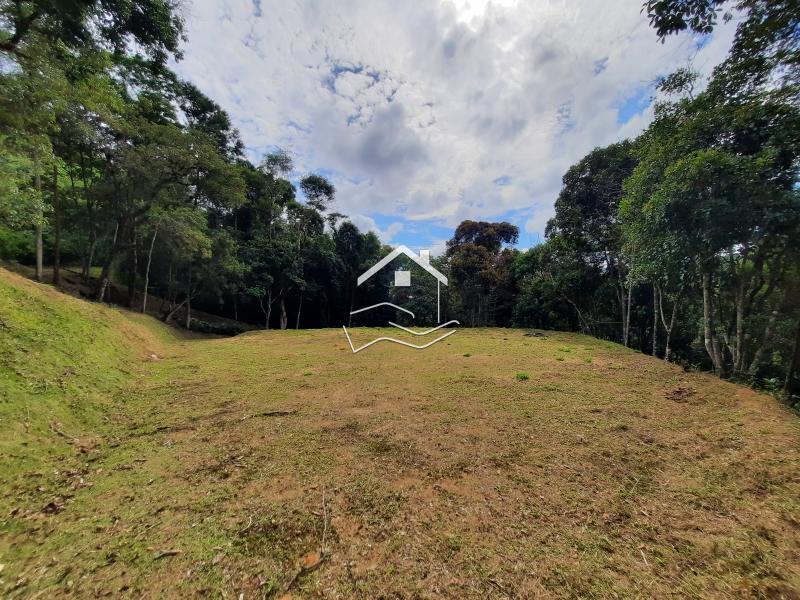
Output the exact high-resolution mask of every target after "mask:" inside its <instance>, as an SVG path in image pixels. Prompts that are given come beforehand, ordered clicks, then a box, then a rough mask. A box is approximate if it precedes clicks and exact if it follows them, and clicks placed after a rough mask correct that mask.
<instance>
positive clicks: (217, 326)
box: [191, 319, 248, 335]
mask: <svg viewBox="0 0 800 600" xmlns="http://www.w3.org/2000/svg"><path fill="white" fill-rule="evenodd" d="M191 329H192V331H198V332H200V333H214V334H216V335H239V334H240V333H244V332H245V331H248V328H247V327H245V326H244V325H240V324H239V323H210V322H208V321H202V320H200V319H192V322H191Z"/></svg>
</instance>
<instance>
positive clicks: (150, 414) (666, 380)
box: [0, 271, 800, 598]
mask: <svg viewBox="0 0 800 600" xmlns="http://www.w3.org/2000/svg"><path fill="white" fill-rule="evenodd" d="M0 319H2V321H1V322H2V325H0V328H1V329H0V344H2V350H3V359H2V362H0V368H2V369H3V370H2V372H0V373H1V374H0V390H2V396H0V398H2V408H0V410H2V411H3V413H2V414H3V421H2V422H1V423H0V427H2V428H3V433H4V434H5V433H9V436H8V439H7V440H6V441H4V442H3V443H4V444H5V445H4V447H3V449H4V454H6V453H7V457H8V460H9V461H10V462H7V463H6V466H9V465H10V466H11V467H12V468H11V469H10V470H6V467H5V466H4V469H3V475H2V477H3V482H2V483H3V491H2V496H1V497H0V564H2V565H3V570H2V571H0V594H2V595H3V596H5V597H10V598H16V597H19V598H26V597H33V596H35V595H36V594H40V597H48V598H50V597H56V598H57V597H67V596H68V597H81V598H82V597H96V596H104V595H110V596H128V597H142V596H147V597H172V598H188V597H201V596H202V597H205V596H211V597H229V598H230V597H233V598H237V597H244V598H253V597H257V598H261V597H267V598H277V597H283V596H288V597H303V598H305V597H330V598H337V597H338V598H375V597H386V598H429V597H430V598H432V597H452V598H507V597H546V598H547V597H619V596H622V597H631V596H638V597H656V598H660V597H674V596H680V597H742V596H745V597H747V596H750V597H784V598H795V597H798V589H800V520H798V514H800V430H799V429H798V419H797V418H796V416H795V415H793V414H791V413H789V412H788V411H787V410H785V409H784V408H782V407H781V406H779V405H778V404H777V403H776V402H775V401H774V400H773V399H772V398H770V397H767V396H764V395H761V394H757V393H755V392H753V391H751V390H748V389H746V388H742V387H739V386H735V385H732V384H729V383H725V382H720V381H719V380H717V379H715V378H713V377H711V376H707V375H703V374H691V373H684V372H683V371H682V370H681V369H679V368H678V367H676V366H674V365H670V364H666V363H664V362H663V361H660V360H657V359H653V358H651V357H647V356H643V355H641V354H638V353H636V352H633V351H631V350H628V349H626V348H622V347H620V346H618V345H616V344H611V343H607V342H603V341H600V340H596V339H593V338H589V337H586V336H581V335H575V334H561V333H550V334H548V335H547V337H542V338H531V337H525V336H524V335H523V332H522V331H515V330H497V329H486V330H463V331H458V332H457V333H456V334H455V335H453V336H451V337H449V338H448V339H447V340H445V341H444V342H442V343H441V344H437V345H435V346H433V347H431V348H429V349H427V350H425V351H416V350H412V349H409V348H402V347H399V346H396V345H381V344H378V345H376V346H374V347H372V348H369V349H368V350H366V351H364V352H361V353H359V354H356V355H354V354H352V353H351V351H350V348H349V346H348V342H347V340H346V339H345V338H344V335H343V334H342V332H341V331H340V330H317V331H282V332H281V331H268V332H252V333H248V334H244V335H241V336H238V337H235V338H213V339H202V338H182V337H178V336H176V334H175V333H174V332H173V331H172V330H170V329H168V328H165V327H163V326H162V325H161V324H159V323H158V322H156V321H154V320H152V319H150V318H146V317H141V316H138V315H135V314H131V313H125V312H122V311H117V310H112V309H108V308H104V307H101V306H98V305H94V304H86V303H83V302H81V301H79V300H75V299H72V298H68V297H65V296H63V295H61V294H58V293H56V292H54V291H52V290H50V289H48V288H47V287H45V286H38V285H35V284H32V283H30V282H27V281H24V280H22V279H20V278H17V277H15V276H11V275H9V274H7V273H4V272H2V271H0ZM378 333H380V332H379V330H363V329H362V330H356V331H354V333H353V335H354V336H355V338H356V339H354V340H353V341H354V343H355V344H357V345H360V344H361V343H364V342H365V341H368V340H369V339H372V338H373V337H374V336H375V335H377V334H378ZM154 354H155V355H156V356H153V355H154ZM74 438H78V440H77V441H75V439H74ZM4 460H6V459H4ZM240 595H242V596H240Z"/></svg>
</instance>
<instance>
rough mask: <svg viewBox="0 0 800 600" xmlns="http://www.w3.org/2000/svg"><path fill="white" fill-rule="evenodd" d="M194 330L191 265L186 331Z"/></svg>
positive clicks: (187, 292) (187, 289) (190, 268)
mask: <svg viewBox="0 0 800 600" xmlns="http://www.w3.org/2000/svg"><path fill="white" fill-rule="evenodd" d="M191 328H192V267H191V265H189V282H188V283H187V284H186V329H191Z"/></svg>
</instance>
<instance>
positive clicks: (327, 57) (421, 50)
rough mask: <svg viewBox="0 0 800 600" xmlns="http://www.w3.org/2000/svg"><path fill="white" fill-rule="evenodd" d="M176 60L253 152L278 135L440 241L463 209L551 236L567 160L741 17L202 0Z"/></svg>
mask: <svg viewBox="0 0 800 600" xmlns="http://www.w3.org/2000/svg"><path fill="white" fill-rule="evenodd" d="M185 17H186V22H187V28H188V34H189V41H188V43H187V44H186V47H185V53H184V55H185V56H184V59H183V60H182V61H181V62H179V63H178V64H177V65H176V69H177V70H178V72H179V73H180V74H181V75H182V76H183V77H185V78H187V79H190V80H191V81H193V82H195V83H197V84H198V85H199V86H200V87H201V88H202V89H203V90H204V91H205V92H206V93H208V94H209V95H210V96H211V97H212V98H214V99H215V100H216V101H217V102H219V103H220V104H221V105H222V106H223V107H224V108H225V109H226V110H228V112H229V113H230V114H231V117H232V119H233V121H234V123H235V125H236V126H237V127H238V128H239V130H240V132H241V135H242V139H243V140H244V142H245V144H246V146H247V151H248V155H249V157H250V158H251V160H253V161H255V162H257V161H259V160H260V158H261V156H263V154H264V153H266V152H268V151H270V150H272V149H274V148H276V147H281V148H284V149H287V150H289V151H290V152H291V153H292V154H293V156H294V159H295V165H296V172H295V173H294V174H293V177H295V178H299V177H301V176H302V175H304V174H306V173H311V172H314V173H320V174H323V175H325V176H327V177H329V178H330V179H331V180H332V181H333V182H334V184H335V185H336V188H337V200H336V206H335V207H334V209H335V210H337V211H339V212H342V213H345V214H347V215H349V216H350V218H351V219H352V221H353V222H354V223H356V224H357V225H358V226H359V227H361V228H362V229H371V230H374V231H376V232H377V233H378V235H380V236H381V238H382V239H383V240H384V241H385V242H386V243H393V244H399V243H403V244H406V245H408V246H409V247H411V248H414V249H420V248H425V247H428V248H430V249H431V251H432V252H434V253H436V252H441V251H442V250H443V248H444V241H445V240H446V239H447V238H449V237H450V235H451V234H452V231H453V228H454V227H455V226H456V225H457V224H458V223H459V222H460V221H461V220H463V219H481V220H508V221H511V222H512V223H514V224H516V225H518V226H519V228H520V242H519V246H520V247H523V248H525V247H529V246H531V245H534V244H536V243H537V242H538V241H539V240H541V238H542V235H543V232H544V227H545V224H546V222H547V219H548V218H549V217H550V216H552V212H553V201H554V200H555V198H556V196H557V195H558V190H559V188H560V182H561V176H562V175H563V173H564V171H565V170H566V169H567V168H568V167H569V166H570V165H571V164H573V163H574V162H576V161H577V160H578V159H580V158H581V157H582V156H583V155H584V154H586V153H587V152H588V151H590V150H591V149H592V148H594V147H596V146H602V145H606V144H609V143H612V142H614V141H617V140H619V139H623V138H625V137H630V136H634V135H636V134H637V133H639V132H640V131H641V130H642V129H643V128H644V127H646V125H647V123H648V122H649V120H650V119H651V118H652V96H653V94H654V83H655V81H656V79H657V78H658V77H659V76H661V75H664V74H667V73H669V72H671V71H672V70H674V69H675V68H677V67H680V66H684V65H686V64H687V63H688V62H689V61H691V62H692V65H693V66H694V67H695V68H697V69H698V70H700V71H701V72H703V73H706V74H707V73H710V71H711V69H712V68H713V66H714V65H715V64H717V63H718V62H719V61H720V60H722V58H723V57H724V55H725V53H726V51H727V48H728V46H729V44H730V41H731V37H732V32H733V25H730V24H729V25H727V26H723V27H721V28H720V29H719V30H718V31H717V32H716V33H715V34H714V36H712V37H708V38H703V39H698V38H694V37H692V36H690V35H684V36H675V37H672V38H670V39H669V40H667V42H666V43H664V44H661V43H659V42H658V41H657V39H656V36H655V34H654V33H653V31H652V30H651V29H650V27H649V26H648V23H647V18H646V15H643V14H641V12H640V7H639V3H637V2H630V0H609V1H602V2H601V1H599V0H597V1H594V0H592V1H578V0H525V1H518V0H495V1H491V2H490V1H486V0H455V1H453V0H448V1H441V0H418V1H415V2H410V3H400V2H396V1H394V0H391V1H390V0H370V1H369V2H364V1H356V0H337V1H336V2H334V1H333V0H330V1H322V0H307V1H303V2H299V1H298V2H291V1H284V2H273V1H270V0H195V1H194V3H192V4H191V5H188V8H187V9H186V15H185Z"/></svg>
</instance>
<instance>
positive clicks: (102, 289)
mask: <svg viewBox="0 0 800 600" xmlns="http://www.w3.org/2000/svg"><path fill="white" fill-rule="evenodd" d="M118 234H119V220H117V222H116V223H115V224H114V237H113V238H112V240H111V250H109V253H108V258H107V259H106V262H105V264H104V265H103V272H102V273H101V274H100V282H99V283H98V286H97V294H96V298H95V299H96V300H97V301H98V302H102V301H103V298H105V295H106V289H107V288H108V282H109V279H110V278H111V267H112V266H113V265H114V260H115V259H116V257H117V237H118Z"/></svg>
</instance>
